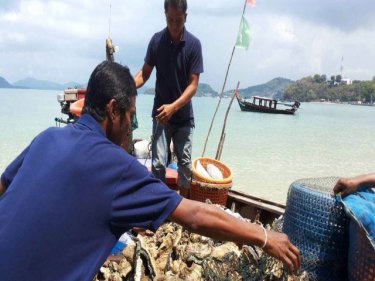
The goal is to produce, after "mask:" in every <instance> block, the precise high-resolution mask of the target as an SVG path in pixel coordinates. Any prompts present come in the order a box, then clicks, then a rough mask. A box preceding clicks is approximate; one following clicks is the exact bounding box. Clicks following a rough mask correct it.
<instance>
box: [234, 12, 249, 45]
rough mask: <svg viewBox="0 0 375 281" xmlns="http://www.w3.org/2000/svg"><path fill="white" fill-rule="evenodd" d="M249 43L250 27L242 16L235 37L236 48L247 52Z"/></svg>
mask: <svg viewBox="0 0 375 281" xmlns="http://www.w3.org/2000/svg"><path fill="white" fill-rule="evenodd" d="M250 41H251V36H250V25H249V23H248V22H247V20H246V19H245V17H244V16H242V20H241V25H240V30H239V32H238V35H237V41H236V47H238V48H242V49H246V50H247V49H248V48H249V45H250Z"/></svg>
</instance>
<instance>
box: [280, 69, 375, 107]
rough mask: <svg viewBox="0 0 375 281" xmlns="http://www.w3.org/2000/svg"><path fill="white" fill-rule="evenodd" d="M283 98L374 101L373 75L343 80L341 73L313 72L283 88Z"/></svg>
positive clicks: (374, 78)
mask: <svg viewBox="0 0 375 281" xmlns="http://www.w3.org/2000/svg"><path fill="white" fill-rule="evenodd" d="M284 100H298V101H300V102H310V101H331V102H357V103H371V104H372V103H373V102H375V76H374V77H373V79H372V81H357V80H354V81H350V83H348V80H343V79H342V77H341V75H337V76H331V79H330V80H327V78H326V75H324V74H322V75H320V74H315V75H314V76H310V77H305V78H302V79H300V80H297V81H296V82H294V83H292V84H290V85H289V86H288V87H286V88H285V90H284Z"/></svg>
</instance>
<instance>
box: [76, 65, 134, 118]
mask: <svg viewBox="0 0 375 281" xmlns="http://www.w3.org/2000/svg"><path fill="white" fill-rule="evenodd" d="M136 95H137V89H136V87H135V82H134V79H133V77H132V75H131V74H130V71H129V68H128V67H126V66H122V65H120V64H118V63H115V62H109V61H103V62H102V63H101V64H99V65H98V66H97V67H96V68H95V69H94V71H93V72H92V74H91V76H90V80H89V83H88V85H87V90H86V95H85V105H84V107H83V109H82V113H88V114H90V115H91V116H92V117H94V118H95V119H96V120H97V121H103V120H104V119H105V118H106V105H107V104H108V102H109V101H110V100H111V99H115V100H116V101H117V110H118V111H119V113H120V114H121V115H124V114H125V112H126V111H127V110H129V108H130V98H131V97H132V96H136Z"/></svg>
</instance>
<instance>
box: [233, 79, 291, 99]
mask: <svg viewBox="0 0 375 281" xmlns="http://www.w3.org/2000/svg"><path fill="white" fill-rule="evenodd" d="M292 83H294V82H293V81H292V80H290V79H286V78H281V77H279V78H274V79H272V80H271V81H268V82H267V83H264V84H260V85H256V86H251V87H248V88H245V89H239V90H238V94H239V95H240V96H242V97H251V96H262V97H270V98H274V99H281V100H282V99H283V98H284V90H285V89H286V88H287V87H288V86H289V85H290V84H292ZM229 92H230V91H228V92H226V93H229ZM231 92H233V90H232V91H231Z"/></svg>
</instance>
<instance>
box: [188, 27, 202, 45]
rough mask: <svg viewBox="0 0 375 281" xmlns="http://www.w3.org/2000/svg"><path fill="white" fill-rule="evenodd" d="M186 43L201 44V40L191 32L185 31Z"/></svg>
mask: <svg viewBox="0 0 375 281" xmlns="http://www.w3.org/2000/svg"><path fill="white" fill-rule="evenodd" d="M185 41H191V42H199V43H200V40H199V38H198V37H196V36H195V35H194V34H193V33H191V32H189V31H188V30H186V29H185Z"/></svg>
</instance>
